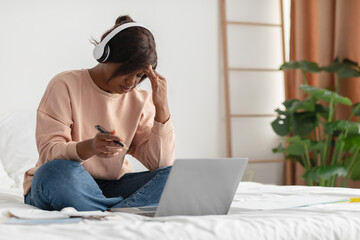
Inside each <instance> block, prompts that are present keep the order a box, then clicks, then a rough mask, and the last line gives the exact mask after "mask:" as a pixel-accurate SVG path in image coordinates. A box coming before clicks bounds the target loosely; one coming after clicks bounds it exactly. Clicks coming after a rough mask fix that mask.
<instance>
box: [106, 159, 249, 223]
mask: <svg viewBox="0 0 360 240" xmlns="http://www.w3.org/2000/svg"><path fill="white" fill-rule="evenodd" d="M247 162H248V159H247V158H216V159H177V160H175V162H174V165H173V167H172V168H171V171H170V174H169V177H168V179H167V181H166V184H165V187H164V190H163V192H162V194H161V197H160V201H159V204H158V206H157V207H131V208H112V209H110V210H111V211H112V212H126V213H134V214H140V215H144V216H149V217H164V216H175V215H195V216H200V215H224V214H227V213H228V211H229V209H230V205H231V203H232V200H233V198H234V195H235V192H236V189H237V187H238V185H239V183H240V180H241V178H242V176H243V174H244V170H245V168H246V165H247Z"/></svg>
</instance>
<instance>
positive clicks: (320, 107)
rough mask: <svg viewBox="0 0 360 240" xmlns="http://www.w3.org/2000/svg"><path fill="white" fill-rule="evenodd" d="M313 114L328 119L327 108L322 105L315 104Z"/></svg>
mask: <svg viewBox="0 0 360 240" xmlns="http://www.w3.org/2000/svg"><path fill="white" fill-rule="evenodd" d="M315 112H316V113H317V114H319V115H320V116H321V117H323V118H325V119H328V117H329V108H327V107H325V106H323V105H322V104H319V103H317V104H315Z"/></svg>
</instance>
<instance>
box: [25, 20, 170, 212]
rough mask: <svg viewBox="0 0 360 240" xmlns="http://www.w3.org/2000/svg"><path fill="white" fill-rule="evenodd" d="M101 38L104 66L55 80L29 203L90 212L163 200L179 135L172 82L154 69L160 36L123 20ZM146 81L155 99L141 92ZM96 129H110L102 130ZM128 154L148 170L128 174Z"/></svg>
mask: <svg viewBox="0 0 360 240" xmlns="http://www.w3.org/2000/svg"><path fill="white" fill-rule="evenodd" d="M101 40H102V41H101V42H100V43H96V47H95V49H94V57H95V58H96V59H97V60H98V61H99V64H97V65H96V66H95V67H93V68H91V69H82V70H75V71H67V72H63V73H60V74H58V75H56V76H55V77H54V78H53V79H52V80H51V81H50V83H49V85H48V87H47V89H46V91H45V94H44V96H43V98H42V100H41V102H40V104H39V107H38V111H37V125H36V143H37V147H38V151H39V160H38V162H37V163H36V166H35V167H34V168H31V169H29V170H28V171H27V172H26V173H25V177H24V196H25V198H24V199H25V203H27V204H30V205H33V206H36V207H39V208H41V209H44V210H54V209H55V210H61V209H62V208H64V207H74V208H75V209H77V210H78V211H89V210H106V209H108V208H112V207H138V206H149V205H156V204H157V203H158V202H159V198H160V195H161V192H162V190H163V187H164V184H165V182H166V179H167V176H168V174H169V170H170V166H171V165H172V164H173V161H174V149H175V136H174V133H173V127H172V123H171V120H170V112H169V107H168V101H167V93H166V79H165V78H164V77H163V76H161V75H160V74H159V73H157V72H156V71H155V68H156V65H157V54H156V50H155V41H154V38H153V36H152V34H151V32H150V31H149V30H148V29H147V28H146V27H144V26H142V25H140V24H137V23H135V22H134V21H133V20H132V19H131V18H130V17H129V16H120V17H119V18H118V19H117V20H116V22H115V26H114V27H113V28H112V29H110V30H109V31H107V32H106V33H105V34H104V35H103V36H102V38H101ZM146 77H147V78H149V79H150V82H151V86H152V95H151V94H150V93H148V92H147V91H144V90H141V89H138V88H136V86H137V85H138V84H139V83H140V82H142V81H143V80H144V79H145V78H146ZM96 125H100V126H102V127H103V128H104V129H106V130H109V131H110V132H108V133H101V132H98V130H97V129H96V128H95V126H96ZM119 142H120V143H119ZM123 146H124V147H123ZM126 146H128V150H127V149H126ZM125 154H130V155H132V156H134V157H135V158H136V159H138V160H139V161H140V162H141V163H142V164H143V165H144V166H145V167H146V168H147V169H149V170H150V171H146V172H141V173H130V172H131V166H130V164H129V162H128V161H127V160H126V159H124V156H125Z"/></svg>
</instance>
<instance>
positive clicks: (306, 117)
mask: <svg viewBox="0 0 360 240" xmlns="http://www.w3.org/2000/svg"><path fill="white" fill-rule="evenodd" d="M294 69H300V70H301V72H302V74H303V81H304V84H302V85H301V86H300V90H301V91H302V92H303V93H304V97H305V98H304V100H299V99H290V100H286V101H285V102H283V105H284V109H279V108H278V109H276V110H275V111H276V112H277V113H278V116H277V118H276V119H275V120H274V121H273V122H272V123H271V126H272V128H273V130H274V131H275V133H276V134H277V135H279V136H282V137H284V140H285V144H283V143H280V145H279V146H278V147H276V148H274V149H273V152H281V153H283V154H284V155H285V158H286V159H291V160H293V161H296V162H299V163H300V164H301V165H302V166H303V167H304V170H305V173H304V175H303V176H302V177H303V178H304V179H305V181H306V184H307V185H310V186H313V185H315V186H338V185H340V186H346V185H347V182H348V181H349V179H353V180H360V132H359V129H360V128H359V124H358V123H356V122H352V121H351V119H352V118H353V117H354V116H360V103H356V104H353V103H352V102H351V100H350V99H349V98H347V97H343V96H340V95H339V94H338V90H339V81H341V79H342V78H348V77H360V67H359V65H358V64H357V63H355V62H352V61H350V60H348V59H345V60H344V61H342V62H339V61H338V59H335V60H334V62H333V63H332V64H331V65H328V66H323V67H319V66H318V64H317V63H315V62H309V61H296V62H286V63H284V64H283V65H282V66H281V67H280V70H294ZM321 71H326V72H331V73H335V74H336V87H335V90H334V91H333V90H331V89H323V88H317V87H313V86H310V85H308V82H307V78H306V73H307V72H311V73H319V72H321ZM339 104H344V105H347V106H352V110H351V114H350V115H349V116H348V119H347V120H335V118H334V116H335V110H336V108H337V106H338V105H339ZM340 180H341V181H340Z"/></svg>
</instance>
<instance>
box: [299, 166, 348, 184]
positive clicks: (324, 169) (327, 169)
mask: <svg viewBox="0 0 360 240" xmlns="http://www.w3.org/2000/svg"><path fill="white" fill-rule="evenodd" d="M347 173H348V170H347V169H346V168H345V167H344V166H341V165H330V166H321V167H313V168H311V169H307V170H306V171H305V173H304V175H303V176H302V177H303V178H304V179H309V180H312V181H316V182H318V181H319V180H320V179H323V180H328V179H330V178H331V177H333V176H346V174H347Z"/></svg>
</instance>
